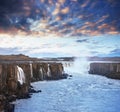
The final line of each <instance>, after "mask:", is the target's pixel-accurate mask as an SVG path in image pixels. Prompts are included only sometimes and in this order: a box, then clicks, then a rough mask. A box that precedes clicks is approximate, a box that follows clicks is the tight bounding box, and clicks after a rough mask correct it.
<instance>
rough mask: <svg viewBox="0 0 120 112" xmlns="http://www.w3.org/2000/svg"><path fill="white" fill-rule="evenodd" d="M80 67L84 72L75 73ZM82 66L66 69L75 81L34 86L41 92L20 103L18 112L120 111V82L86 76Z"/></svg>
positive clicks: (16, 108) (43, 82) (48, 82)
mask: <svg viewBox="0 0 120 112" xmlns="http://www.w3.org/2000/svg"><path fill="white" fill-rule="evenodd" d="M77 65H79V68H81V69H80V70H81V71H82V72H80V70H79V69H76V70H75V71H77V70H78V71H77V72H75V71H73V69H75V68H76V67H77ZM82 65H84V67H85V65H87V64H82V62H81V63H80V64H75V65H74V67H75V68H74V67H69V69H66V71H68V72H69V73H70V74H71V75H73V77H72V78H69V79H64V80H59V81H41V82H35V83H33V84H32V85H33V86H34V87H35V88H36V89H38V90H39V89H41V90H42V92H41V93H35V94H33V95H32V98H30V99H23V100H17V101H16V102H15V105H16V106H15V112H119V111H120V81H119V80H113V79H108V78H106V77H103V76H97V75H90V74H87V73H86V71H85V70H84V69H83V68H84V67H83V66H82ZM70 68H71V69H70ZM86 68H87V66H86ZM87 69H88V68H87Z"/></svg>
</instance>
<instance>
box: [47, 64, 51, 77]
mask: <svg viewBox="0 0 120 112" xmlns="http://www.w3.org/2000/svg"><path fill="white" fill-rule="evenodd" d="M47 75H48V76H51V72H50V65H49V64H48V71H47Z"/></svg>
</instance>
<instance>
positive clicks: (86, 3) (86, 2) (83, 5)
mask: <svg viewBox="0 0 120 112" xmlns="http://www.w3.org/2000/svg"><path fill="white" fill-rule="evenodd" d="M89 2H90V0H87V1H85V2H84V3H83V4H82V5H81V8H84V7H86V6H87V5H88V4H89Z"/></svg>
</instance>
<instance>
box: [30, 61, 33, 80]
mask: <svg viewBox="0 0 120 112" xmlns="http://www.w3.org/2000/svg"><path fill="white" fill-rule="evenodd" d="M30 74H31V78H32V77H33V68H32V64H31V63H30Z"/></svg>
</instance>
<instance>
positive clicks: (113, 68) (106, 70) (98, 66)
mask: <svg viewBox="0 0 120 112" xmlns="http://www.w3.org/2000/svg"><path fill="white" fill-rule="evenodd" d="M89 73H90V74H98V75H104V76H106V77H109V78H113V79H120V63H91V64H90V70H89Z"/></svg>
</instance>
